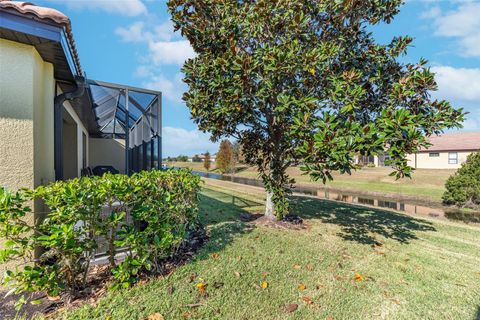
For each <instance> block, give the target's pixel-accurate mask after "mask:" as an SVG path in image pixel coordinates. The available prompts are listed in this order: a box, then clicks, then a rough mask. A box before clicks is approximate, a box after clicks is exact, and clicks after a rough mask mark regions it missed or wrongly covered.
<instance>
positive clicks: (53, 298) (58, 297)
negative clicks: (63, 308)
mask: <svg viewBox="0 0 480 320" xmlns="http://www.w3.org/2000/svg"><path fill="white" fill-rule="evenodd" d="M47 299H48V300H49V301H58V300H60V296H54V297H52V296H49V295H47Z"/></svg>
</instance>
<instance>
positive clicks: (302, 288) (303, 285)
mask: <svg viewBox="0 0 480 320" xmlns="http://www.w3.org/2000/svg"><path fill="white" fill-rule="evenodd" d="M305 289H307V286H306V285H305V284H303V283H300V284H299V285H298V290H300V291H303V290H305Z"/></svg>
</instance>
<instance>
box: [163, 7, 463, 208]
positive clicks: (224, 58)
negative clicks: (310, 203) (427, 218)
mask: <svg viewBox="0 0 480 320" xmlns="http://www.w3.org/2000/svg"><path fill="white" fill-rule="evenodd" d="M401 3H402V1H401V0H343V1H342V0H336V1H332V0H303V1H298V0H257V1H255V0H251V1H247V0H223V1H218V0H202V1H195V0H169V1H168V7H169V10H170V12H171V14H172V20H173V22H174V25H175V28H176V29H177V30H178V29H179V30H180V31H181V33H182V35H183V36H185V37H186V38H187V39H188V40H189V41H190V44H191V45H192V47H193V49H194V50H195V52H196V56H195V57H194V58H193V59H189V60H187V61H186V63H185V65H184V67H183V69H182V70H183V72H184V74H185V77H184V81H185V82H186V84H187V85H188V92H186V93H185V94H184V96H183V99H184V101H185V102H186V105H187V106H188V108H190V111H191V115H192V118H193V119H194V121H195V122H196V123H197V124H198V126H199V128H200V129H201V130H203V131H207V132H210V133H211V134H212V138H213V139H214V140H218V139H222V138H224V137H235V138H236V139H237V140H238V141H239V143H240V144H241V145H242V146H243V150H242V151H243V154H244V155H245V158H246V160H247V162H248V163H249V164H251V165H256V166H257V168H258V171H259V173H260V176H261V178H262V180H263V182H264V185H265V187H266V189H267V193H268V195H269V196H268V197H267V199H268V200H269V201H270V200H271V202H272V204H273V205H272V204H270V205H267V211H266V213H267V214H273V213H275V214H276V215H277V216H278V217H281V216H282V215H284V214H285V213H287V212H288V201H287V197H286V195H287V194H288V192H289V187H290V186H291V185H292V183H293V182H294V181H292V180H291V179H290V178H289V177H288V175H287V174H286V168H287V167H288V166H290V165H296V164H301V165H302V169H303V170H304V171H305V173H306V174H310V175H311V176H312V177H313V178H315V179H320V180H323V182H326V181H327V180H329V179H332V176H331V172H332V171H339V172H341V173H350V171H351V170H352V169H353V168H354V161H353V160H354V157H355V156H356V155H378V154H384V155H387V156H389V158H390V159H391V160H390V164H391V165H392V167H393V168H394V172H393V173H392V174H394V175H396V176H397V177H399V178H400V177H404V176H410V174H411V172H412V168H411V167H410V166H409V165H408V163H407V158H406V154H408V153H414V152H415V151H417V150H418V149H419V148H421V147H427V146H428V142H427V140H426V137H428V136H430V135H434V134H438V133H441V132H442V131H443V130H444V129H446V128H453V127H459V126H460V123H461V121H463V111H462V109H455V108H453V107H452V106H451V105H450V103H449V102H447V101H438V100H435V99H432V98H431V95H430V92H431V91H434V90H436V89H437V84H436V82H435V79H434V75H433V74H432V73H431V72H430V70H429V68H428V67H427V61H426V60H424V59H422V60H420V61H419V62H418V63H402V62H401V61H399V60H400V59H399V57H400V56H402V55H404V54H406V51H407V48H408V46H409V45H410V43H411V42H412V39H411V38H410V37H396V38H394V39H392V41H391V42H390V43H388V44H379V43H377V42H376V41H375V38H374V36H373V35H372V33H371V32H370V31H369V26H372V25H377V24H381V23H389V22H390V21H392V19H393V17H394V15H395V14H397V13H398V12H399V8H400V5H401Z"/></svg>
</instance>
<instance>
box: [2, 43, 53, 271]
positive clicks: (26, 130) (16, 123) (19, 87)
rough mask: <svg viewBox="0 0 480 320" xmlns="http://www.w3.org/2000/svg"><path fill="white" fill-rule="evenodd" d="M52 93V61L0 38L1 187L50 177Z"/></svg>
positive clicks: (30, 185)
mask: <svg viewBox="0 0 480 320" xmlns="http://www.w3.org/2000/svg"><path fill="white" fill-rule="evenodd" d="M54 95H55V79H54V76H53V65H52V64H50V63H47V62H44V61H43V60H42V58H41V57H40V55H39V54H38V52H37V51H36V49H35V48H34V47H33V46H28V45H24V44H20V43H16V42H13V41H8V40H4V39H0V185H1V186H5V187H7V188H9V189H12V190H16V189H18V188H22V187H28V188H34V187H36V186H38V185H40V184H43V183H47V182H49V181H53V180H54V178H55V172H54V163H53V157H54V154H53V152H54V148H53V146H54V144H53V100H54ZM34 211H35V212H36V213H37V212H43V211H44V207H43V205H42V204H41V203H39V202H37V201H36V202H35V204H34ZM31 222H32V223H33V221H31ZM4 267H5V266H3V267H2V266H0V274H3V272H2V270H3V269H4Z"/></svg>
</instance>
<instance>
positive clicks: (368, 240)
mask: <svg viewBox="0 0 480 320" xmlns="http://www.w3.org/2000/svg"><path fill="white" fill-rule="evenodd" d="M291 204H292V209H293V210H292V212H293V213H295V214H298V215H299V216H301V217H302V218H309V219H320V220H321V221H322V222H324V223H331V224H336V225H338V226H340V227H341V232H340V233H339V236H340V237H342V238H343V239H345V240H350V241H356V242H358V243H362V244H369V245H373V244H378V240H377V239H376V238H375V236H376V235H380V236H383V237H385V238H387V239H393V240H396V241H398V242H400V243H405V244H406V243H409V242H410V241H411V240H414V239H417V236H416V232H418V231H436V229H435V228H434V227H433V225H432V223H430V222H428V221H426V220H422V219H416V218H413V217H409V216H407V215H404V214H400V213H395V212H391V211H384V210H379V209H373V208H362V207H359V206H354V205H348V204H344V203H337V202H332V201H325V200H320V199H314V198H308V197H299V196H293V197H291Z"/></svg>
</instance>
